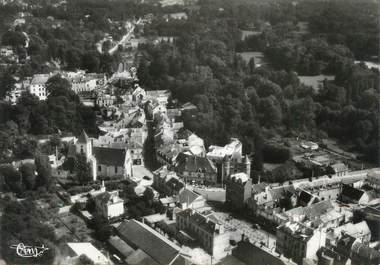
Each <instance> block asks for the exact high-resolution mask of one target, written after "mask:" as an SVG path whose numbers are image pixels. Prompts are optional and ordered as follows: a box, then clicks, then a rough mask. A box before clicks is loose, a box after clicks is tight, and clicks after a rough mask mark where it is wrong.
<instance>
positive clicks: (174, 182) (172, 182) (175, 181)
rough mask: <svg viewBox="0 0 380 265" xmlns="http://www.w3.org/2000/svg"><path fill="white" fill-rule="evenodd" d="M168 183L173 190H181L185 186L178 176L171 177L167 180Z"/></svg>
mask: <svg viewBox="0 0 380 265" xmlns="http://www.w3.org/2000/svg"><path fill="white" fill-rule="evenodd" d="M166 185H167V186H168V187H169V188H170V189H171V190H174V191H177V192H178V191H180V190H181V189H182V188H183V187H184V184H183V183H182V182H181V181H179V180H178V179H176V178H171V179H169V180H168V181H167V182H166Z"/></svg>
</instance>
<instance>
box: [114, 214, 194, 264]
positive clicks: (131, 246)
mask: <svg viewBox="0 0 380 265" xmlns="http://www.w3.org/2000/svg"><path fill="white" fill-rule="evenodd" d="M116 234H117V235H118V236H119V237H120V238H121V239H122V240H123V241H124V242H125V244H123V245H120V244H119V245H120V248H121V249H120V251H123V253H125V254H126V255H127V256H128V257H127V258H126V259H125V261H126V262H127V264H149V265H168V264H173V265H190V264H191V263H190V261H189V260H188V259H187V258H186V257H184V256H183V255H181V254H180V251H181V248H180V247H178V246H177V245H176V244H174V243H173V242H172V241H170V240H169V239H167V238H166V237H165V236H163V235H161V234H160V233H158V232H157V231H155V230H154V229H152V228H150V227H149V226H148V225H146V224H143V223H141V222H139V221H136V220H127V221H124V222H122V223H121V224H120V225H119V226H118V227H117V228H116ZM127 245H128V247H127ZM137 261H138V263H137Z"/></svg>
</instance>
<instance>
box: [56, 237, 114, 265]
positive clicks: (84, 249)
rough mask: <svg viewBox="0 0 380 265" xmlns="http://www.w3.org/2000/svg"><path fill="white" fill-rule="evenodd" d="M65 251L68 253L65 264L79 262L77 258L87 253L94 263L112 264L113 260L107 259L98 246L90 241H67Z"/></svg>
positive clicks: (101, 264)
mask: <svg viewBox="0 0 380 265" xmlns="http://www.w3.org/2000/svg"><path fill="white" fill-rule="evenodd" d="M63 252H66V253H67V256H66V258H65V260H63V264H77V262H78V261H74V260H77V259H78V258H79V257H80V256H81V255H85V256H86V257H87V258H88V259H89V260H91V262H93V264H94V265H111V264H112V262H111V261H110V260H109V259H107V257H106V256H104V255H103V253H102V252H100V251H99V250H98V249H97V248H96V247H94V246H93V245H92V244H91V243H88V242H79V243H67V247H66V248H65V249H64V251H63Z"/></svg>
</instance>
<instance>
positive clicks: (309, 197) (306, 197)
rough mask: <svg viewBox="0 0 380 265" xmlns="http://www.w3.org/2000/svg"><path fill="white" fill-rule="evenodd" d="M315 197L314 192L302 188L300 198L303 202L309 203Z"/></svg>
mask: <svg viewBox="0 0 380 265" xmlns="http://www.w3.org/2000/svg"><path fill="white" fill-rule="evenodd" d="M313 197H314V196H313V194H311V193H310V192H307V191H305V190H301V193H300V195H299V200H300V201H301V202H304V203H306V204H308V203H309V202H310V201H311V200H312V199H313Z"/></svg>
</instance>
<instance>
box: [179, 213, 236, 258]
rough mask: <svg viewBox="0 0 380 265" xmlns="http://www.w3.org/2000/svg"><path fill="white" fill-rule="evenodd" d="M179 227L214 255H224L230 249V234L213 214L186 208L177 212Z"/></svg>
mask: <svg viewBox="0 0 380 265" xmlns="http://www.w3.org/2000/svg"><path fill="white" fill-rule="evenodd" d="M176 221H177V226H178V229H180V230H183V231H185V232H186V233H189V234H190V235H191V236H194V237H195V238H196V239H197V240H198V241H199V243H200V244H201V246H202V248H203V249H204V250H205V251H206V252H207V253H209V254H211V255H212V256H214V257H219V258H220V257H224V256H226V255H227V253H228V251H229V250H230V243H229V240H230V236H229V233H227V232H226V231H225V229H224V226H223V224H221V223H220V222H219V220H218V219H217V218H216V217H215V216H214V215H213V214H212V213H209V214H201V213H199V212H196V211H194V210H193V209H186V210H183V211H181V212H178V213H177V214H176Z"/></svg>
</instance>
